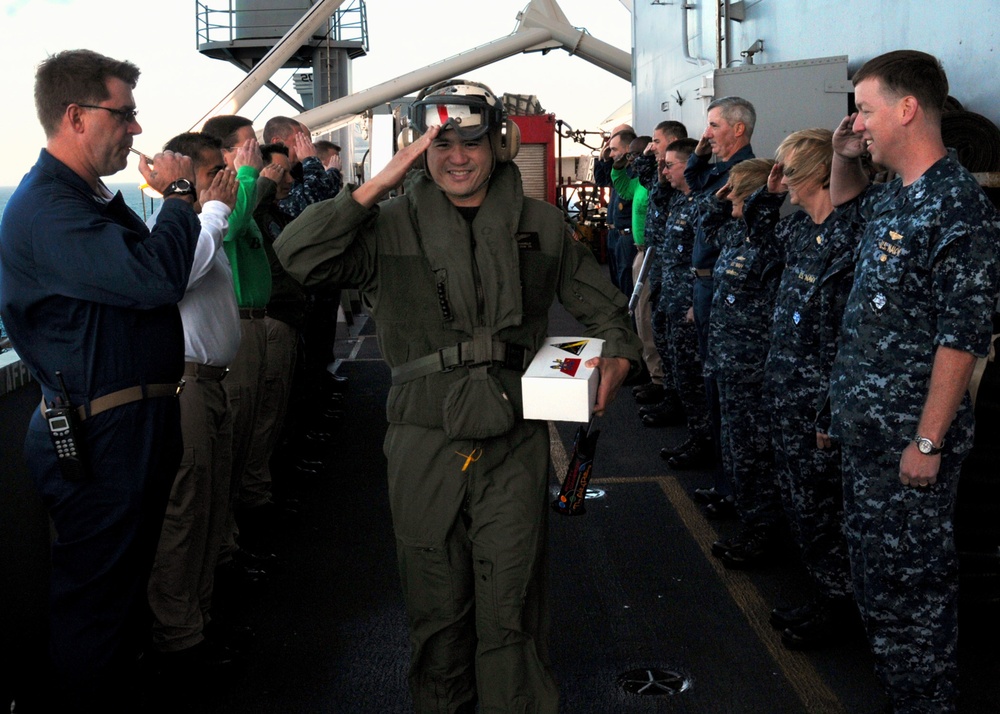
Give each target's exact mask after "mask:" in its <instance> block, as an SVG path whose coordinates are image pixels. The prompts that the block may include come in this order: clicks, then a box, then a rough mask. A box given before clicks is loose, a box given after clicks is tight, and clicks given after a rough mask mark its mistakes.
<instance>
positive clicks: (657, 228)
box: [632, 154, 677, 400]
mask: <svg viewBox="0 0 1000 714" xmlns="http://www.w3.org/2000/svg"><path fill="white" fill-rule="evenodd" d="M632 166H633V168H634V169H635V173H636V176H637V177H638V178H639V181H640V182H641V183H642V185H643V186H644V187H645V188H646V190H647V191H648V192H649V203H648V204H647V206H646V226H645V229H644V236H645V244H646V256H647V260H648V263H649V265H648V272H647V273H646V285H648V286H649V301H650V307H651V309H652V320H651V322H652V333H653V343H654V345H655V346H656V351H657V353H658V354H659V356H660V362H661V363H662V365H663V376H664V379H663V382H664V383H663V387H664V389H666V390H667V392H668V393H670V394H671V397H670V399H671V400H673V395H674V394H675V388H674V380H673V379H672V377H671V375H672V374H673V367H672V364H671V359H672V357H671V354H670V349H669V341H668V336H667V335H668V331H667V325H666V314H665V313H664V312H663V311H662V310H661V309H660V300H661V296H662V294H663V249H664V242H665V239H666V230H667V226H666V224H667V214H668V213H669V210H670V203H671V200H672V199H673V197H674V194H676V193H677V191H675V190H674V188H673V187H672V186H671V185H670V184H669V183H667V182H666V181H660V180H659V173H660V172H659V164H658V161H657V159H656V156H655V155H653V154H642V155H641V156H637V157H636V159H635V161H633V162H632Z"/></svg>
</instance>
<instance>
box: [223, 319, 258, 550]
mask: <svg viewBox="0 0 1000 714" xmlns="http://www.w3.org/2000/svg"><path fill="white" fill-rule="evenodd" d="M266 359H267V331H266V328H265V324H264V318H262V317H261V318H253V319H245V318H241V319H240V349H239V351H238V352H237V353H236V357H235V358H234V359H233V363H232V364H231V365H230V366H229V367H230V371H229V376H228V377H226V381H225V382H224V384H225V387H226V394H228V395H229V405H230V408H231V409H232V410H233V478H232V484H231V490H230V493H229V525H228V527H227V529H226V533H225V534H224V537H223V542H222V553H221V555H220V556H219V562H220V563H225V562H227V561H229V560H230V559H231V558H232V557H233V553H235V552H236V550H237V549H238V548H237V545H236V537H237V536H238V535H239V529H238V528H237V526H236V518H235V516H234V515H233V506H234V505H235V502H236V498H237V496H238V495H239V492H240V486H241V485H242V483H243V471H244V469H245V468H246V464H247V459H248V457H249V456H250V444H251V442H252V440H253V425H254V421H255V420H256V418H257V408H258V403H259V402H260V395H261V393H262V391H263V385H264V362H265V360H266Z"/></svg>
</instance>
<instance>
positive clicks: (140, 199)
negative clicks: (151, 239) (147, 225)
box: [0, 181, 159, 224]
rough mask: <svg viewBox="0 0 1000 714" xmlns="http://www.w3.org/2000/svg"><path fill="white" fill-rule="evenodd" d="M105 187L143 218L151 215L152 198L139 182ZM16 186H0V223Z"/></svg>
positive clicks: (109, 183) (110, 183) (119, 183)
mask: <svg viewBox="0 0 1000 714" xmlns="http://www.w3.org/2000/svg"><path fill="white" fill-rule="evenodd" d="M105 183H106V185H107V187H108V188H109V189H111V191H121V194H122V197H123V198H124V199H125V202H126V203H127V204H128V205H129V207H130V208H131V209H132V210H133V211H135V212H136V213H137V214H139V215H140V216H141V217H142V218H143V220H145V219H146V218H148V217H149V216H150V215H151V211H152V210H153V204H152V203H151V202H152V201H154V200H159V199H150V198H149V197H147V196H144V195H143V193H142V191H140V190H139V184H138V183H136V182H134V181H119V182H113V183H112V182H108V181H106V182H105ZM16 188H17V186H16V185H14V186H0V224H2V223H3V213H4V209H5V208H6V207H7V201H8V200H9V199H10V196H11V194H12V193H14V190H15V189H16Z"/></svg>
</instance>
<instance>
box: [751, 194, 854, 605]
mask: <svg viewBox="0 0 1000 714" xmlns="http://www.w3.org/2000/svg"><path fill="white" fill-rule="evenodd" d="M862 229H863V226H862V225H861V223H860V220H859V218H858V215H857V203H856V202H855V203H851V204H849V205H847V206H844V207H842V208H841V209H839V210H835V211H834V212H833V213H831V214H830V215H829V216H828V217H827V218H826V220H824V221H823V223H822V224H816V223H814V222H813V220H812V219H811V218H810V217H809V215H808V214H807V213H806V212H805V211H797V212H796V213H794V214H792V215H790V216H788V217H787V218H783V219H782V220H781V221H779V222H778V225H777V227H776V228H775V238H776V242H777V244H778V245H779V246H783V247H784V251H785V260H784V262H785V270H784V272H783V273H782V276H781V284H780V286H779V287H778V295H777V300H776V301H775V306H774V321H773V327H772V332H771V348H770V352H769V353H768V356H767V363H766V364H765V367H764V372H765V381H766V389H767V391H768V392H769V393H770V397H769V400H768V402H767V404H768V405H769V406H770V407H771V413H772V414H773V415H774V422H773V431H772V435H773V443H774V461H775V464H774V465H775V471H776V474H777V477H778V483H779V486H780V488H781V498H782V503H783V504H784V508H785V516H786V518H787V520H788V524H789V526H790V529H791V532H792V537H793V539H794V540H795V543H796V545H797V546H798V548H799V551H800V553H801V555H802V562H803V565H804V566H805V568H806V570H807V571H808V572H809V575H810V577H811V579H812V581H813V584H814V586H815V588H816V591H817V594H818V595H819V597H820V598H821V599H823V600H825V601H828V602H829V601H841V602H843V601H847V600H849V599H850V598H851V596H852V592H851V574H850V564H849V561H848V557H847V542H846V541H845V539H844V533H843V515H844V498H843V482H842V479H841V472H840V448H839V445H837V444H836V443H834V445H833V446H832V447H831V448H828V449H820V448H818V447H817V445H816V432H817V431H820V432H822V433H824V434H826V433H829V428H830V425H829V410H828V409H824V408H823V407H824V405H825V404H826V399H827V395H828V393H829V387H830V370H831V368H832V367H833V359H834V357H835V356H836V354H837V344H838V338H839V336H840V324H841V320H842V318H843V313H844V306H845V305H846V304H847V296H848V294H849V293H850V290H851V285H852V282H853V279H854V255H855V253H856V252H857V246H858V239H859V238H860V237H861V231H862Z"/></svg>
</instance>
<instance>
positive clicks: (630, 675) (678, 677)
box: [618, 668, 691, 697]
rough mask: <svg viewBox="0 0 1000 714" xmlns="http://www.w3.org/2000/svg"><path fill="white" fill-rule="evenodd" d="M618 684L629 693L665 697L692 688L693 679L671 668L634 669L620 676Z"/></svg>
mask: <svg viewBox="0 0 1000 714" xmlns="http://www.w3.org/2000/svg"><path fill="white" fill-rule="evenodd" d="M618 686H620V687H621V688H622V689H623V690H624V691H625V692H626V693H627V694H635V695H638V696H641V697H663V696H672V695H674V694H680V693H681V692H684V691H687V690H688V689H690V688H691V680H690V679H689V678H688V677H687V676H686V675H685V674H683V673H682V672H677V671H674V670H670V669H653V668H646V669H633V670H631V671H629V672H625V673H624V674H622V675H620V676H619V677H618Z"/></svg>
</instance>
